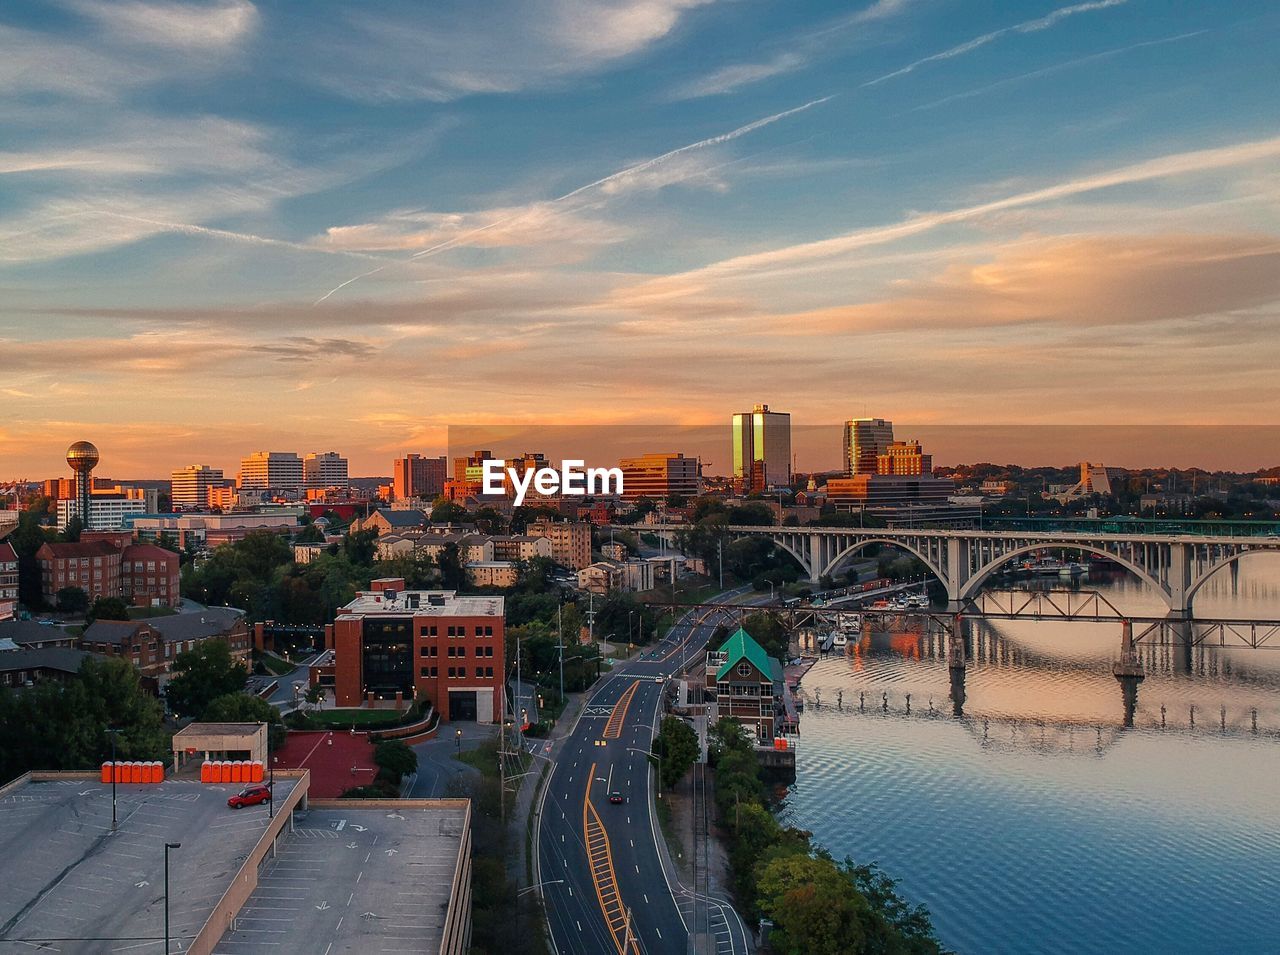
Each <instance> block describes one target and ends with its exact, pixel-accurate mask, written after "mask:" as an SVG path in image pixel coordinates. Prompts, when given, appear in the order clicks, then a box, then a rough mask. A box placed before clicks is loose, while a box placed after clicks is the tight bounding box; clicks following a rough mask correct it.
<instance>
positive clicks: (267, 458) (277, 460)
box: [240, 451, 304, 491]
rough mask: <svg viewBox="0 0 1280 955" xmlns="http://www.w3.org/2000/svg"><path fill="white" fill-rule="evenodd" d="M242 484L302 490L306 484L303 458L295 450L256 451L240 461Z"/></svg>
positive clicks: (249, 486)
mask: <svg viewBox="0 0 1280 955" xmlns="http://www.w3.org/2000/svg"><path fill="white" fill-rule="evenodd" d="M240 486H241V487H243V488H263V487H269V488H274V489H276V490H284V491H300V490H302V488H303V486H304V480H303V470H302V458H300V457H298V455H297V454H295V453H294V452H293V451H255V452H253V454H251V455H249V456H248V457H247V458H242V459H241V461H240Z"/></svg>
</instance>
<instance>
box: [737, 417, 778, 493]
mask: <svg viewBox="0 0 1280 955" xmlns="http://www.w3.org/2000/svg"><path fill="white" fill-rule="evenodd" d="M731 442H732V445H733V482H734V487H735V488H736V489H737V490H738V491H739V492H741V493H743V494H750V493H754V492H759V491H765V490H768V489H769V488H780V487H788V486H790V484H791V415H789V414H787V413H785V412H781V411H770V410H769V406H768V405H756V406H755V408H754V409H752V410H751V411H748V412H743V413H741V414H735V415H734V416H733V419H732V422H731Z"/></svg>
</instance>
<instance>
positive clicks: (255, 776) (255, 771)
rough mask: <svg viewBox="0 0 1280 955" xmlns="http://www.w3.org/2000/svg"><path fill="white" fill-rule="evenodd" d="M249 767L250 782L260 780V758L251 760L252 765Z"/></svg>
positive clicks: (258, 781)
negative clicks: (250, 771) (250, 772)
mask: <svg viewBox="0 0 1280 955" xmlns="http://www.w3.org/2000/svg"><path fill="white" fill-rule="evenodd" d="M251 769H252V774H251V776H250V779H249V782H251V783H260V782H262V760H260V759H255V760H254V761H253V766H252V767H251Z"/></svg>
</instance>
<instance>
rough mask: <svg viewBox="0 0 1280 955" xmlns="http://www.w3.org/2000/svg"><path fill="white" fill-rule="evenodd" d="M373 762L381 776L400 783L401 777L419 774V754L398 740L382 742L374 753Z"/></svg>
mask: <svg viewBox="0 0 1280 955" xmlns="http://www.w3.org/2000/svg"><path fill="white" fill-rule="evenodd" d="M373 762H374V765H376V766H377V767H378V769H379V775H381V776H382V777H383V778H385V779H388V780H390V781H392V782H396V783H398V782H399V781H400V777H401V776H408V775H409V774H410V773H414V772H417V769H418V754H417V753H415V752H414V751H413V750H412V749H410V748H409V747H408V746H407V745H405V744H404V743H402V742H400V740H398V739H389V740H386V741H385V742H381V743H379V744H378V745H377V747H376V748H375V749H374V751H373Z"/></svg>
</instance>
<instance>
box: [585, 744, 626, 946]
mask: <svg viewBox="0 0 1280 955" xmlns="http://www.w3.org/2000/svg"><path fill="white" fill-rule="evenodd" d="M595 778H596V764H595V763H592V764H591V772H590V773H588V775H587V791H586V793H585V794H584V795H583V797H582V833H583V836H584V844H585V845H586V847H587V863H588V864H589V865H590V867H591V882H592V885H593V886H594V887H595V890H596V899H597V900H598V901H599V902H600V912H601V914H602V915H604V921H605V924H606V925H607V926H609V935H610V937H611V938H612V939H613V945H614V948H616V949H617V951H618V955H630V953H634V955H639V952H640V946H639V945H638V944H637V943H636V939H635V936H634V934H633V935H632V937H631V939H630V944H629V945H628V946H627V947H626V951H624V950H623V942H624V940H625V939H626V931H627V928H626V926H627V915H626V910H625V909H624V908H623V905H622V896H621V895H620V894H619V893H618V879H617V876H616V875H615V873H614V868H613V849H612V847H611V846H610V845H609V833H607V832H606V831H605V828H604V820H603V819H601V818H600V814H599V813H598V812H596V807H595V806H594V805H592V803H591V784H592V782H593V781H594V780H595Z"/></svg>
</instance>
